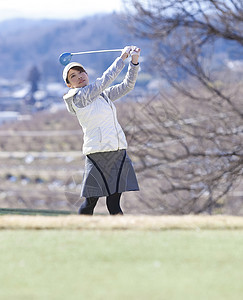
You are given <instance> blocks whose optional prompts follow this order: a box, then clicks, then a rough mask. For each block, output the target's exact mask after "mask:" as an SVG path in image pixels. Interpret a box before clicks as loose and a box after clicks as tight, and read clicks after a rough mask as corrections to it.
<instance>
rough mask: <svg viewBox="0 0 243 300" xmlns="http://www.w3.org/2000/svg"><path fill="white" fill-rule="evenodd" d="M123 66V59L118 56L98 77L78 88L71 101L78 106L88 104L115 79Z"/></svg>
mask: <svg viewBox="0 0 243 300" xmlns="http://www.w3.org/2000/svg"><path fill="white" fill-rule="evenodd" d="M124 66H125V64H124V62H123V60H122V59H121V58H120V57H119V58H117V59H116V60H115V61H114V62H113V64H112V65H111V66H110V67H109V68H108V69H107V70H106V71H105V72H104V73H103V75H102V76H101V77H100V78H97V79H96V80H95V81H94V82H93V83H92V84H89V85H87V86H85V87H83V88H80V89H78V91H77V93H76V94H75V95H74V97H73V103H74V104H75V105H76V106H77V107H79V108H82V107H85V106H87V105H89V104H90V103H91V102H92V101H94V100H95V99H96V98H97V97H98V96H99V95H100V94H101V93H102V92H103V91H104V90H105V89H106V88H107V87H108V86H109V85H110V84H111V83H112V82H113V81H114V80H115V79H116V77H117V76H118V75H119V74H120V72H121V71H122V69H123V68H124Z"/></svg>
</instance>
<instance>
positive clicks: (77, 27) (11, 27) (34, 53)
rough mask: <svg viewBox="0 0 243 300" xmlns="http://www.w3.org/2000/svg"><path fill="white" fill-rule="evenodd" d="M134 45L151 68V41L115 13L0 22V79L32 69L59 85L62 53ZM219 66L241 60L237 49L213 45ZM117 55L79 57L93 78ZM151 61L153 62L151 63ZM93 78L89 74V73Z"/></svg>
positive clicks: (230, 44) (20, 75)
mask: <svg viewBox="0 0 243 300" xmlns="http://www.w3.org/2000/svg"><path fill="white" fill-rule="evenodd" d="M129 44H137V45H139V46H140V47H141V48H142V56H143V68H144V69H146V71H149V68H147V67H146V62H147V63H149V65H151V62H152V63H153V61H152V60H153V58H149V57H148V55H149V54H151V52H152V51H151V50H152V45H151V41H148V40H144V39H141V38H135V37H134V35H132V34H131V33H130V32H128V31H127V29H126V23H125V21H124V19H123V18H122V16H120V15H117V14H116V13H111V14H99V15H93V16H89V17H85V18H82V19H79V20H26V19H16V20H9V21H2V22H0V57H1V59H0V70H4V72H2V73H1V75H0V78H6V79H7V78H8V79H10V78H11V79H13V78H14V79H23V80H24V79H25V78H27V76H28V72H29V70H30V68H31V67H33V66H34V65H35V66H37V68H38V69H39V70H40V72H41V74H42V78H41V79H42V80H43V81H44V82H45V81H47V80H49V81H62V78H61V71H62V66H61V65H60V63H59V61H58V58H59V55H60V54H61V53H63V52H78V51H85V50H98V49H114V48H123V47H124V46H126V45H129ZM214 50H215V53H217V58H216V61H215V62H214V63H216V64H221V63H222V62H223V60H225V59H231V60H241V59H243V58H242V56H241V55H240V51H239V45H237V44H235V43H234V42H229V41H227V42H226V41H223V40H219V41H218V42H217V43H216V45H215V49H214ZM116 55H117V53H108V54H98V55H94V54H91V55H85V56H78V57H77V60H79V61H80V62H82V63H83V64H84V65H85V66H86V67H88V68H89V69H90V70H91V71H92V70H95V72H96V74H97V73H101V72H103V70H105V69H106V68H107V67H108V66H109V65H110V63H111V61H112V60H113V59H114V58H115V57H116ZM151 59H152V60H151ZM90 75H92V72H90Z"/></svg>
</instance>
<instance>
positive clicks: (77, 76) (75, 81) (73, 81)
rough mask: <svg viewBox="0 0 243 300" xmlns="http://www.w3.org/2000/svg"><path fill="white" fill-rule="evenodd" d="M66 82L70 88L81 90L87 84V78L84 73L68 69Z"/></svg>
mask: <svg viewBox="0 0 243 300" xmlns="http://www.w3.org/2000/svg"><path fill="white" fill-rule="evenodd" d="M67 78H68V81H69V83H68V84H67V86H68V87H70V88H82V87H84V86H86V85H88V84H89V76H88V74H87V73H86V72H83V71H79V70H75V69H70V70H69V71H68V77H67Z"/></svg>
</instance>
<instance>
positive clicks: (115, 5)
mask: <svg viewBox="0 0 243 300" xmlns="http://www.w3.org/2000/svg"><path fill="white" fill-rule="evenodd" d="M121 8H122V0H105V1H101V0H85V1H83V0H38V1H33V0H0V21H1V20H6V19H12V18H19V17H20V18H32V19H37V18H48V19H73V18H81V17H83V16H87V15H92V14H95V13H103V12H113V11H117V12H119V11H121Z"/></svg>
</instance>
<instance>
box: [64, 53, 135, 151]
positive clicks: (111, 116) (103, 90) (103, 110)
mask: <svg viewBox="0 0 243 300" xmlns="http://www.w3.org/2000/svg"><path fill="white" fill-rule="evenodd" d="M124 66H125V64H124V62H123V60H122V59H121V58H117V59H116V60H115V61H114V63H113V64H112V65H111V66H110V67H109V68H108V69H107V70H106V71H105V72H104V73H103V75H102V77H101V78H98V79H96V80H95V82H94V83H92V84H89V85H88V86H85V87H83V88H76V89H70V90H69V92H68V93H67V94H66V95H64V97H63V99H64V101H65V103H66V106H67V109H68V111H69V112H70V113H72V114H75V115H76V116H77V118H78V121H79V123H80V125H81V127H82V129H83V133H84V143H83V153H84V154H85V155H87V154H91V153H95V152H106V151H116V150H119V149H126V148H127V141H126V137H125V134H124V132H123V130H122V128H121V126H120V124H119V122H118V120H117V113H116V108H115V105H114V104H113V103H112V101H114V100H116V99H119V98H120V97H122V96H124V95H125V94H127V93H128V92H129V91H131V90H132V89H133V88H134V86H135V82H136V79H137V73H138V69H139V66H138V65H133V64H132V63H131V62H130V64H129V66H128V71H127V74H126V76H125V79H124V80H123V81H122V83H120V84H117V85H114V86H111V87H108V86H109V85H110V84H111V83H112V82H113V81H114V80H115V78H116V77H117V76H118V75H119V73H120V72H121V71H122V69H123V68H124Z"/></svg>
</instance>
